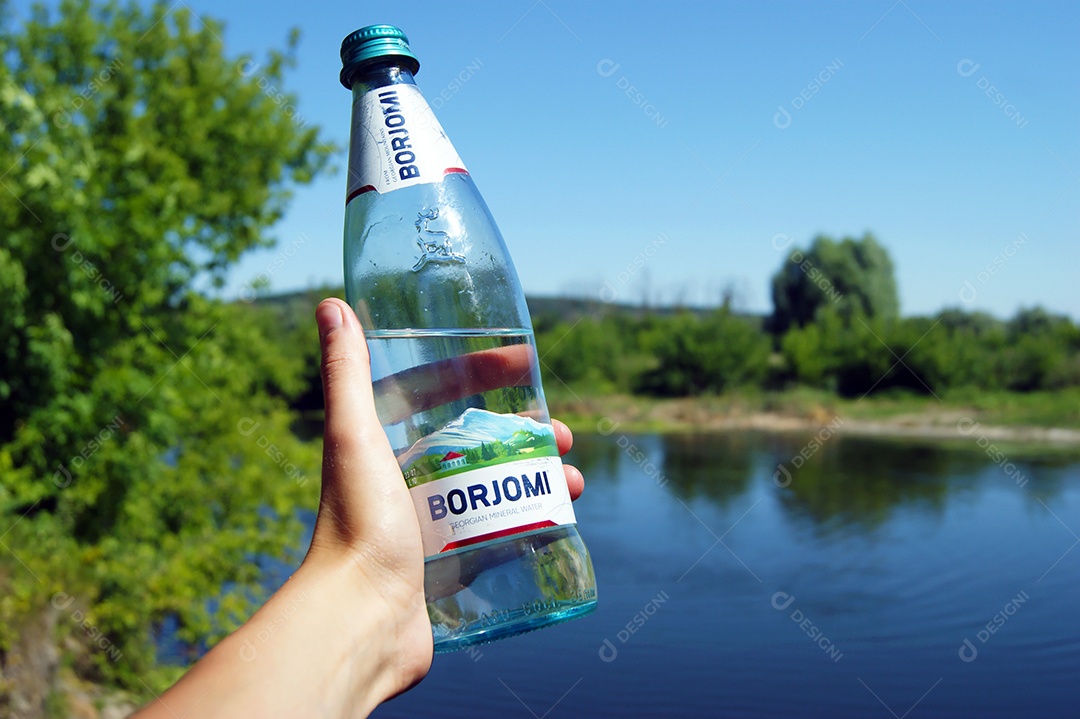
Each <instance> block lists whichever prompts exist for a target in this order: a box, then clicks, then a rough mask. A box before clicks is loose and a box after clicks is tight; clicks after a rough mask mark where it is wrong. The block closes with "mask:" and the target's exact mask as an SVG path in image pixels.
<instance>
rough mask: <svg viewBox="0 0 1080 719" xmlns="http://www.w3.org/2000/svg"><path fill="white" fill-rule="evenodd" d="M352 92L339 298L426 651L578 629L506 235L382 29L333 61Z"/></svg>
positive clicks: (591, 588) (584, 563) (563, 514)
mask: <svg viewBox="0 0 1080 719" xmlns="http://www.w3.org/2000/svg"><path fill="white" fill-rule="evenodd" d="M341 59H342V65H343V68H342V71H341V82H342V84H343V85H344V86H345V87H346V88H349V89H351V90H352V94H353V111H352V137H351V142H350V155H349V180H348V192H347V196H346V214H345V291H346V297H347V299H348V302H349V304H350V305H352V307H353V309H354V310H355V311H356V313H357V316H358V317H359V318H360V321H361V322H362V324H363V325H364V328H365V331H366V334H367V342H368V347H369V349H370V352H371V369H372V375H373V378H374V379H375V385H376V402H377V406H378V411H379V418H380V420H381V421H382V423H383V427H384V429H385V430H386V433H387V435H388V436H389V438H390V443H391V445H392V446H393V448H394V451H395V453H396V454H397V457H398V461H399V463H400V465H401V470H402V475H403V479H404V481H405V482H406V483H407V485H408V486H409V488H410V492H411V494H412V497H413V502H414V504H415V505H416V511H417V516H418V518H419V519H420V526H421V532H422V534H423V540H424V554H425V593H426V596H427V605H428V614H429V616H430V617H431V626H432V631H433V634H434V639H435V650H436V651H451V650H454V649H460V648H463V647H466V646H469V645H473V644H479V643H482V642H488V641H492V640H495V639H500V638H502V637H508V636H513V635H515V634H521V633H523V632H527V631H530V630H533V629H539V628H541V627H545V626H548V625H551V624H555V623H557V622H561V621H565V620H567V619H572V618H574V617H578V616H581V615H583V614H587V613H588V612H590V611H592V610H593V609H594V608H595V606H596V578H595V576H594V574H593V568H592V562H591V561H590V559H589V553H588V550H587V549H586V548H585V544H584V543H583V542H582V541H581V537H580V536H578V531H577V526H576V524H575V519H574V510H573V506H572V505H571V502H570V496H569V492H568V490H567V488H566V482H565V479H564V476H563V471H562V463H561V460H560V459H559V453H558V449H557V448H556V445H555V435H554V432H553V430H552V428H551V421H550V418H549V417H548V411H547V406H546V403H545V401H544V393H543V389H542V388H541V384H540V370H539V362H538V359H537V355H536V349H535V345H534V341H533V332H532V324H531V322H530V320H529V311H528V308H527V307H526V305H525V296H524V294H523V292H522V290H521V286H520V284H519V282H518V278H517V273H516V272H515V271H514V266H513V264H512V263H511V261H510V256H509V254H508V253H507V250H506V246H505V244H504V243H503V239H502V235H501V234H500V233H499V230H498V228H497V227H496V226H495V221H494V220H493V219H492V217H491V213H490V212H489V211H488V208H487V205H486V204H485V203H484V200H483V198H481V196H480V193H479V192H478V191H477V189H476V186H475V185H474V184H473V180H472V177H470V175H469V173H468V171H467V170H466V169H465V164H464V163H463V162H462V160H461V158H460V157H459V156H458V154H457V151H456V150H455V149H454V146H453V145H452V144H451V142H450V140H449V138H447V136H446V133H445V132H444V131H443V129H442V127H441V126H440V125H439V122H438V120H436V119H435V116H434V114H433V113H432V111H431V108H430V107H429V106H428V104H427V102H426V101H425V100H424V98H423V95H421V93H420V91H419V89H418V88H417V87H416V83H415V81H414V80H413V76H414V75H415V74H416V72H417V71H418V70H419V67H420V63H419V62H418V61H417V59H416V57H415V56H414V55H413V54H412V52H411V51H410V50H409V46H408V40H407V38H406V37H405V34H404V33H402V32H401V30H399V29H397V28H396V27H393V26H390V25H373V26H370V27H366V28H363V29H361V30H357V31H356V32H354V33H352V34H351V35H349V36H348V37H346V38H345V40H344V42H343V43H342V45H341Z"/></svg>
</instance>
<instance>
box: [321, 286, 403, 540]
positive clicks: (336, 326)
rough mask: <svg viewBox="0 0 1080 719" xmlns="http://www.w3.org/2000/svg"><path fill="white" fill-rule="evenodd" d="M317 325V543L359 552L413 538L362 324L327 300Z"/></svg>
mask: <svg viewBox="0 0 1080 719" xmlns="http://www.w3.org/2000/svg"><path fill="white" fill-rule="evenodd" d="M315 319H316V322H317V323H318V326H319V339H320V342H321V344H322V382H323V397H324V401H325V407H326V422H325V428H324V432H323V472H322V475H323V478H322V498H321V501H320V505H319V518H318V522H317V523H316V536H317V537H318V538H319V539H320V541H332V542H334V543H338V542H341V543H343V544H345V545H346V546H353V547H355V546H356V545H357V544H371V543H378V542H380V541H385V540H386V539H387V538H389V537H393V536H395V535H396V534H397V533H400V532H402V531H410V530H411V531H412V532H416V531H417V530H416V526H417V520H416V513H415V510H414V509H413V505H412V501H411V500H410V498H409V495H408V490H407V489H406V487H405V482H404V481H403V480H402V477H401V470H400V468H399V467H398V463H397V460H396V459H395V457H394V453H393V451H392V449H391V447H390V442H389V440H388V439H387V438H386V433H385V432H384V431H383V429H382V425H381V423H380V422H379V417H378V415H377V414H376V412H375V396H374V392H373V391H372V386H371V359H370V356H369V355H368V349H367V343H366V342H365V340H364V333H363V329H362V328H361V326H360V321H359V320H357V319H356V315H355V314H354V313H353V311H352V308H351V307H349V305H348V304H346V303H345V302H342V301H341V300H339V299H328V300H324V301H323V302H322V303H321V304H320V305H319V307H318V308H317V309H316V310H315ZM320 534H321V535H322V536H321V537H320V536H319V535H320Z"/></svg>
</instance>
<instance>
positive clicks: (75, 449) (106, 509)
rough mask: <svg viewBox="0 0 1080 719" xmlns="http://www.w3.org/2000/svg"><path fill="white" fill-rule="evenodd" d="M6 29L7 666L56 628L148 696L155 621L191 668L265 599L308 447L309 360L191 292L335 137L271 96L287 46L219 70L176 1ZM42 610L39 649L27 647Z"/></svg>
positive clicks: (2, 257) (313, 464)
mask: <svg viewBox="0 0 1080 719" xmlns="http://www.w3.org/2000/svg"><path fill="white" fill-rule="evenodd" d="M6 15H7V14H6V13H0V16H2V17H3V19H2V20H0V45H2V46H3V47H4V48H5V63H4V65H3V66H0V114H2V115H3V117H4V125H3V127H2V128H0V164H2V165H3V167H4V168H9V169H8V170H7V172H6V173H5V175H4V177H3V187H2V188H0V194H3V195H5V196H6V199H5V200H4V201H3V202H2V203H0V294H2V295H3V297H4V311H3V312H2V313H0V402H2V407H3V409H2V411H0V477H2V482H0V526H2V527H3V528H4V530H5V531H6V532H7V533H6V534H5V535H4V537H3V543H4V546H5V547H7V548H8V549H10V551H6V550H5V551H0V670H3V673H5V675H6V674H7V670H8V668H9V667H12V666H17V665H18V664H19V663H20V662H26V661H28V660H32V659H33V657H34V656H49V655H50V652H52V651H54V650H53V649H50V648H48V647H44V648H43V647H42V646H39V645H43V644H48V640H55V642H56V644H55V647H56V648H57V649H58V650H59V651H60V652H61V653H62V654H64V655H66V656H67V658H66V659H65V660H64V662H65V663H66V664H68V665H72V666H74V667H76V668H77V671H78V672H79V673H80V674H81V675H82V676H83V677H84V678H88V679H91V680H97V681H104V682H111V683H116V684H119V685H121V686H125V687H127V688H129V689H132V690H134V691H135V692H137V693H139V694H142V693H144V692H145V691H146V687H147V686H149V687H150V688H153V689H155V690H159V689H161V688H162V687H163V686H164V685H165V684H166V683H167V682H169V681H170V680H171V679H172V678H173V677H174V676H175V675H176V674H177V673H178V672H179V671H180V669H179V668H175V667H173V668H169V667H165V668H161V667H158V666H157V664H156V662H157V660H156V651H155V646H154V641H153V637H154V634H155V631H157V630H158V629H159V628H160V627H162V626H163V625H164V624H165V623H166V621H169V622H172V623H175V626H176V627H178V629H177V635H178V637H179V639H181V640H182V641H184V642H186V645H187V646H188V647H190V648H191V649H190V654H189V658H190V657H193V655H194V654H195V653H196V652H197V651H198V649H197V648H198V647H199V646H202V645H203V644H202V643H203V642H205V641H213V640H214V638H215V637H218V636H220V635H221V634H222V633H224V632H225V631H227V630H228V629H229V628H230V627H231V626H232V624H233V623H235V622H236V621H237V620H239V619H241V618H243V617H244V616H245V615H246V613H247V612H248V611H249V609H250V606H251V601H252V599H253V598H256V597H257V596H258V594H259V592H258V583H257V579H258V575H259V569H258V566H257V563H256V561H255V560H254V558H255V557H257V556H259V555H271V556H279V557H280V556H283V555H284V554H285V553H286V552H287V551H288V550H290V549H291V548H292V547H293V545H294V544H295V542H296V541H297V540H298V538H299V525H298V522H297V520H296V519H295V517H294V511H295V508H296V507H297V506H298V505H299V504H301V503H304V504H307V505H309V506H311V505H312V504H313V503H314V493H315V492H316V491H317V482H316V481H314V478H315V477H316V476H317V475H316V472H317V457H316V448H315V447H312V446H308V445H305V444H302V443H300V442H299V441H298V440H296V439H294V438H293V437H292V435H291V433H290V431H289V425H290V422H291V420H292V419H293V417H292V415H291V413H290V412H289V411H288V410H287V401H288V400H289V399H290V398H292V397H293V396H295V395H296V394H297V393H298V392H300V391H301V390H302V389H303V388H304V383H303V366H302V361H301V360H300V358H299V357H294V356H292V355H291V354H290V353H289V351H288V348H286V347H284V346H282V344H281V343H277V342H273V341H270V340H269V339H268V335H267V333H266V330H265V322H264V321H263V320H262V319H260V316H259V313H258V311H257V310H256V309H255V308H253V307H252V306H249V305H243V304H239V305H225V304H223V303H221V302H219V301H214V300H211V299H208V298H206V297H205V296H203V295H201V294H199V293H198V292H196V288H197V287H207V286H211V287H213V286H216V285H220V283H221V282H222V279H223V277H224V276H225V272H226V271H227V269H228V268H229V267H230V266H231V265H232V264H233V263H234V262H235V261H236V259H237V258H238V257H240V256H241V255H242V254H243V253H244V252H246V251H248V250H250V249H252V248H255V247H263V246H268V245H270V244H271V243H272V238H271V237H270V236H269V235H268V234H267V229H268V228H269V227H270V226H271V225H272V224H273V223H274V222H275V221H276V220H277V219H278V218H279V217H280V216H281V214H282V211H283V210H284V208H285V205H286V202H287V200H288V198H289V194H290V193H289V187H290V186H291V185H292V184H294V183H304V182H308V181H309V180H310V179H311V178H312V176H313V175H314V173H316V172H317V171H318V170H320V168H322V167H323V165H324V164H325V161H326V159H327V154H328V148H326V147H325V146H323V145H321V144H320V140H319V137H318V132H317V130H316V129H315V128H305V127H303V126H301V125H300V124H298V123H297V122H295V121H294V119H293V118H292V117H291V116H290V114H289V113H286V112H284V111H283V110H282V106H281V105H280V104H279V103H281V99H282V98H283V97H284V98H286V99H287V100H288V103H293V102H295V100H294V99H291V96H289V95H283V94H281V92H280V87H281V85H282V75H283V72H284V70H285V69H286V68H287V67H288V65H289V63H290V61H291V60H290V56H289V55H285V54H274V55H272V56H271V57H270V58H269V59H268V60H266V61H265V62H262V63H261V64H258V63H256V62H254V61H253V60H251V59H250V58H229V57H227V56H226V55H225V53H224V50H223V48H222V46H221V41H220V36H221V34H222V31H221V27H220V26H219V25H218V24H217V23H215V22H213V21H211V20H208V19H206V18H200V19H197V18H195V17H194V16H192V15H191V14H190V13H189V12H188V10H187V8H186V7H185V6H183V4H181V5H179V6H170V5H168V4H166V3H159V4H157V5H155V6H154V7H153V8H152V9H149V10H147V9H143V8H141V7H140V6H139V5H137V4H135V3H131V4H126V5H122V6H121V5H117V4H108V5H104V6H96V5H94V4H92V3H91V2H89V1H88V0H65V1H64V2H61V4H60V7H59V9H58V11H57V12H56V13H55V14H53V13H50V12H48V11H47V10H45V9H43V8H41V7H37V8H35V9H34V11H33V12H32V16H31V18H30V19H29V20H27V21H26V22H25V23H23V24H22V25H19V26H16V25H14V24H13V22H12V21H11V20H10V18H7V17H6ZM266 88H273V89H274V92H268V91H267V90H266ZM308 341H310V342H312V343H314V342H315V341H316V339H315V337H314V336H313V334H310V332H309V336H308ZM50 598H52V601H50ZM211 599H215V600H216V601H214V602H213V606H215V607H216V611H215V612H213V613H212V612H211V609H210V608H211V604H212V603H211V602H210V601H209V600H211ZM69 602H70V603H69ZM76 612H78V614H77V615H76V614H75V613H76ZM42 615H49V616H53V617H56V616H59V618H58V619H55V625H56V632H55V634H56V636H55V637H53V636H51V635H50V636H46V637H44V638H42V637H38V638H37V639H33V638H32V637H31V636H30V633H28V632H27V631H26V628H27V627H28V626H31V625H33V624H34V623H35V622H36V621H37V619H38V617H40V616H42ZM73 616H79V617H83V618H84V623H83V624H80V621H76V620H74V619H72V617H73ZM87 626H92V627H93V628H94V629H95V632H96V633H97V634H98V635H100V638H98V639H93V638H92V637H91V636H90V634H89V632H88V631H87V630H86V627H87ZM101 638H103V639H101ZM76 646H80V647H82V648H81V649H79V650H75V649H73V647H76ZM103 647H112V648H113V649H115V651H106V650H105V649H103ZM72 655H74V658H72ZM54 666H55V665H54ZM4 686H5V688H3V689H0V694H3V692H5V691H6V692H8V693H9V694H11V695H17V694H19V693H20V692H23V696H22V699H21V700H27V701H30V703H33V702H37V703H38V704H40V701H38V700H39V699H40V697H37V698H35V697H29V698H28V695H26V691H27V690H26V689H25V688H24V687H19V686H17V685H15V686H13V685H12V684H11V683H10V682H8V683H6V684H5V685H4ZM21 700H20V701H21ZM31 700H32V701H31ZM3 704H4V697H3V696H0V705H3ZM35 706H37V704H35Z"/></svg>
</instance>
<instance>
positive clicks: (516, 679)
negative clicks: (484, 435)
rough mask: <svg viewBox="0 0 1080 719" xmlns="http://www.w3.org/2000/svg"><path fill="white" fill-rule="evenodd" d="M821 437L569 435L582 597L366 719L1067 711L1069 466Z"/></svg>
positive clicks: (1078, 573)
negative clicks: (590, 603) (567, 615)
mask: <svg viewBox="0 0 1080 719" xmlns="http://www.w3.org/2000/svg"><path fill="white" fill-rule="evenodd" d="M816 440H817V441H815V438H814V437H811V436H805V435H790V436H789V435H769V434H758V433H747V432H740V433H724V434H709V435H675V436H662V435H629V434H622V433H620V432H618V431H614V432H611V433H610V434H609V435H608V436H601V435H592V436H590V435H582V434H579V435H578V436H577V445H576V446H575V448H574V451H573V453H572V455H571V458H572V460H573V462H574V463H576V464H577V465H578V466H579V467H580V468H581V469H582V470H583V471H584V473H585V476H586V480H587V487H586V491H585V494H584V495H583V496H582V498H581V499H580V500H579V501H578V502H577V503H576V510H577V516H578V522H579V527H580V529H581V533H582V536H583V537H584V539H585V541H586V543H587V544H588V546H589V549H590V550H591V552H592V558H593V562H594V565H595V568H596V574H597V581H598V585H599V590H600V603H599V609H598V610H597V611H596V612H595V613H594V614H592V615H590V616H588V617H586V618H583V619H579V620H576V621H573V622H569V623H567V624H564V625H561V626H557V627H553V628H550V629H545V630H543V631H539V632H534V633H532V634H528V635H525V636H521V637H516V638H513V639H510V640H505V641H501V642H496V643H494V644H490V645H485V646H481V647H479V648H477V649H476V650H474V651H472V652H457V653H454V654H448V655H439V656H436V657H435V662H434V665H433V667H432V670H431V673H430V674H429V675H428V677H427V678H426V679H425V680H424V681H423V682H422V683H421V684H420V686H418V687H417V688H415V689H414V690H412V691H411V692H409V693H407V694H406V695H404V696H402V697H399V698H397V699H395V700H393V701H392V702H390V703H388V704H387V705H385V706H383V707H382V708H380V709H379V710H378V711H377V712H376V714H375V716H377V717H384V718H391V717H492V718H496V717H498V718H499V719H506V718H511V717H522V718H523V719H528V718H529V717H533V718H534V719H558V718H559V717H591V718H594V719H596V718H599V717H628V716H632V717H705V716H710V717H711V716H732V717H744V716H745V717H795V716H798V717H830V718H834V719H835V718H836V717H883V718H887V717H890V716H894V717H910V718H911V719H929V718H930V717H956V716H979V717H1017V716H1040V717H1042V716H1045V717H1049V716H1055V717H1062V716H1080V708H1078V707H1077V697H1078V693H1077V690H1076V688H1075V684H1074V682H1075V681H1076V678H1077V677H1080V581H1078V580H1080V550H1077V549H1076V546H1077V545H1078V544H1080V536H1078V535H1080V460H1078V459H1077V457H1076V456H1075V455H1073V456H1071V457H1070V456H1067V455H1063V454H1061V453H1053V452H1051V453H1046V452H1036V451H1031V450H1028V451H1025V452H1020V451H1018V450H1014V451H1013V452H1012V454H1010V453H1009V452H1004V453H1003V454H1002V455H1001V456H998V455H997V454H995V455H994V456H990V455H989V454H988V453H987V452H986V451H985V449H984V448H982V447H980V446H979V445H978V438H977V437H975V436H973V437H972V438H971V442H970V444H967V445H952V446H944V445H940V444H934V443H913V442H911V441H905V442H897V441H890V440H881V439H860V438H847V437H828V436H827V433H826V434H822V435H818V436H817V437H816ZM781 467H782V469H781Z"/></svg>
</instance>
